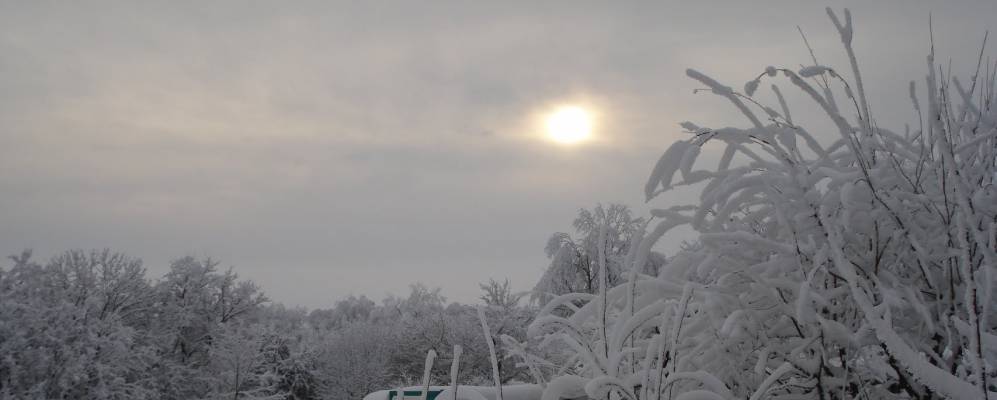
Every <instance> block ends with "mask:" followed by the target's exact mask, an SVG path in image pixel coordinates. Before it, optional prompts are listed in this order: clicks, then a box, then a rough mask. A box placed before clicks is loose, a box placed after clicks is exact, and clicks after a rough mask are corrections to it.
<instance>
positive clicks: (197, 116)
mask: <svg viewBox="0 0 997 400" xmlns="http://www.w3.org/2000/svg"><path fill="white" fill-rule="evenodd" d="M799 3H800V2H765V3H755V2H753V3H750V4H748V3H746V2H726V3H722V2H695V3H694V4H686V5H682V6H677V5H674V4H664V2H648V3H643V4H640V3H630V4H626V5H616V6H610V5H608V4H601V3H592V4H583V3H579V2H563V3H551V4H544V5H526V3H523V4H499V3H494V4H485V3H480V2H479V3H463V2H452V3H449V2H433V3H431V4H425V3H418V4H417V3H414V2H413V3H407V2H398V3H395V4H383V3H382V4H349V3H345V2H343V3H335V2H313V3H312V2H309V3H298V4H294V5H287V4H278V3H272V2H260V3H248V2H246V3H243V2H238V3H237V2H210V3H204V2H190V3H177V2H170V3H152V2H150V3H144V4H142V3H134V2H123V3H102V4H98V3H91V4H68V3H65V2H53V3H43V2H8V3H4V4H2V5H0V187H2V188H3V189H4V190H3V193H4V196H0V250H2V251H4V252H6V253H13V252H16V251H18V250H19V249H21V248H24V247H34V248H36V249H38V250H39V251H40V253H41V254H42V255H46V254H51V252H53V251H57V250H61V249H65V248H70V247H105V246H107V247H112V248H114V249H118V250H122V251H127V252H129V253H132V254H134V255H138V256H142V257H144V258H145V259H146V261H147V263H148V264H149V267H150V269H151V270H152V271H153V272H154V273H157V274H158V273H162V272H163V271H164V270H165V265H166V264H167V262H168V260H169V259H170V258H173V257H178V256H182V255H185V254H190V253H192V254H196V255H212V256H214V257H217V258H221V259H222V260H224V261H225V262H226V263H228V264H232V265H235V266H237V268H238V270H239V271H240V272H241V273H242V274H243V275H244V276H247V277H250V278H253V279H255V280H258V281H260V282H261V283H262V284H263V285H264V286H265V287H266V288H267V289H268V291H269V292H270V293H271V295H272V297H274V298H275V299H277V300H280V301H285V302H288V303H294V304H304V305H309V306H323V305H328V304H330V303H331V302H332V301H333V300H334V299H335V298H338V297H340V296H343V295H346V294H349V293H357V294H359V293H366V294H370V295H373V296H375V297H376V296H380V295H383V294H385V293H389V292H394V293H398V292H400V291H402V290H404V287H405V285H406V284H408V283H409V282H413V281H416V280H420V281H423V282H426V283H428V284H430V285H437V286H442V287H443V288H444V290H445V292H446V293H448V294H450V295H451V297H453V298H455V299H460V300H472V299H473V298H474V297H475V296H476V294H477V291H478V289H477V286H476V283H477V282H479V281H483V280H485V279H487V278H488V277H506V276H509V277H511V278H512V280H513V282H514V284H515V285H516V286H517V287H518V288H520V289H526V288H528V287H529V286H530V285H531V284H532V283H533V282H534V281H535V280H536V279H537V277H538V276H539V274H540V271H541V269H542V268H543V266H544V265H545V263H546V261H545V259H544V257H543V253H542V246H543V243H544V239H545V238H546V236H547V235H548V234H549V233H551V232H553V231H557V230H565V229H568V228H569V224H570V221H571V219H572V218H573V216H574V214H575V212H576V210H577V209H578V208H579V207H590V206H592V205H593V204H595V203H596V202H600V201H601V202H610V201H617V202H625V203H628V204H631V205H634V206H635V207H637V208H638V209H639V210H643V209H644V206H643V205H641V204H640V202H641V200H642V198H641V194H640V190H641V187H642V181H643V179H644V178H645V176H646V174H647V173H648V171H649V169H650V166H651V165H652V164H653V162H654V161H655V159H656V157H657V155H658V154H659V152H660V151H662V150H663V149H664V148H665V147H666V146H667V145H668V144H669V143H670V142H671V141H672V140H674V139H675V138H678V137H680V136H681V135H682V134H681V132H680V131H679V129H677V127H676V124H677V123H678V122H680V121H683V120H694V121H700V122H703V123H709V124H711V125H717V126H719V125H724V124H729V123H740V121H739V120H738V118H737V115H736V114H734V113H733V112H731V110H730V109H729V108H728V107H727V106H726V105H725V104H723V103H722V102H721V101H719V100H717V99H714V98H710V97H709V96H706V95H693V94H692V93H691V92H692V89H693V88H695V87H696V86H697V85H695V84H694V83H693V82H691V81H689V80H688V79H686V78H685V76H684V70H685V68H687V67H695V68H697V69H701V70H703V71H704V72H707V73H710V74H713V75H715V76H716V77H717V78H719V79H721V80H723V81H725V82H728V83H729V84H731V85H740V84H741V83H743V82H744V81H746V80H748V79H751V78H753V77H754V76H755V75H757V73H758V72H759V71H761V70H762V69H764V67H765V66H766V65H769V64H779V65H788V66H796V65H799V64H804V63H809V61H808V58H809V55H808V54H807V52H806V50H805V48H804V47H803V46H802V44H801V42H800V39H799V37H798V34H797V33H796V30H795V27H796V25H800V26H802V27H803V28H804V29H805V30H806V32H807V34H808V37H809V39H810V41H811V43H812V44H813V45H814V47H815V49H816V50H817V51H818V55H819V56H820V57H821V60H822V61H823V62H826V63H828V64H832V65H845V64H844V63H843V62H842V60H843V58H842V56H843V55H842V52H841V50H840V46H839V44H838V41H837V39H836V37H834V36H833V35H832V28H831V26H830V23H829V22H827V20H826V16H825V15H824V12H823V10H822V9H821V8H820V7H818V6H815V5H809V4H799ZM901 4H902V5H903V6H902V7H901V6H900V5H901ZM841 5H843V4H836V5H834V6H835V7H840V6H841ZM847 5H849V6H851V8H852V10H853V13H854V14H855V19H856V21H855V23H856V26H857V31H856V46H857V51H858V52H859V56H860V57H861V59H860V62H861V63H862V65H863V67H864V68H865V71H866V80H867V86H869V87H870V93H871V95H872V97H873V105H874V107H876V108H875V110H876V111H877V115H879V116H880V117H881V118H882V119H883V120H884V121H910V120H912V118H913V117H912V116H911V115H912V114H911V113H910V108H909V105H908V104H906V103H902V102H897V101H895V100H897V99H904V98H905V93H906V92H905V91H906V85H907V81H908V80H909V79H920V77H921V76H922V75H923V68H924V66H923V60H924V53H925V51H926V40H925V39H926V37H927V27H926V23H925V22H926V20H927V16H928V13H929V12H932V13H934V14H933V15H934V19H935V28H936V39H937V42H938V43H937V44H938V48H939V49H940V51H941V52H942V56H941V57H940V59H944V58H946V57H952V58H953V60H954V62H955V64H954V66H955V67H956V68H959V69H957V70H956V72H957V73H959V72H961V73H964V74H965V73H968V72H969V70H970V68H971V67H972V66H971V65H968V64H969V63H968V62H961V61H968V60H969V59H971V58H972V57H974V56H975V53H976V52H977V51H978V46H979V41H980V38H982V32H983V31H984V30H985V29H988V28H989V29H991V30H993V29H994V27H995V26H994V22H993V21H994V18H993V16H995V15H997V4H994V3H993V2H986V1H980V2H972V1H960V2H949V3H945V4H944V5H943V4H941V3H937V4H936V3H931V2H923V3H910V2H877V3H875V4H864V3H858V2H853V3H852V4H847ZM898 10H902V11H903V12H902V13H901V12H900V11H898ZM579 100H582V101H586V102H589V103H592V104H595V105H597V107H596V108H597V109H598V110H599V112H600V115H601V118H600V120H599V122H600V126H599V135H600V140H598V141H596V142H594V143H593V144H590V145H587V146H583V147H580V148H575V149H565V148H558V147H554V146H551V145H550V144H548V143H546V142H544V141H542V140H539V139H538V137H537V129H536V126H535V121H534V119H535V117H536V115H537V114H538V113H539V112H542V111H543V110H544V109H546V108H549V107H550V106H551V105H553V104H556V103H558V102H565V101H579ZM800 115H801V116H806V115H808V114H807V112H806V111H805V110H803V111H800ZM895 128H902V127H895ZM684 200H687V199H675V201H684Z"/></svg>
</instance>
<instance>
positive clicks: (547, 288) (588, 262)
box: [534, 204, 662, 302]
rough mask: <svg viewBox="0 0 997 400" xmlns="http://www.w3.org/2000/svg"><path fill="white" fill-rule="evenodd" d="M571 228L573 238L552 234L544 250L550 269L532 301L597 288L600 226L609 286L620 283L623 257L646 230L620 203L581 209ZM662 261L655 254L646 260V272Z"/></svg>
mask: <svg viewBox="0 0 997 400" xmlns="http://www.w3.org/2000/svg"><path fill="white" fill-rule="evenodd" d="M572 226H573V227H574V228H575V232H576V234H577V236H576V237H572V236H571V235H569V234H567V233H564V232H557V233H554V234H553V235H551V237H550V238H549V239H548V240H547V245H546V246H545V247H544V252H545V253H546V254H547V257H548V258H550V260H551V262H550V266H548V267H547V269H546V270H545V271H544V274H543V276H542V277H541V278H540V281H539V282H537V285H536V287H535V288H534V292H535V294H534V299H535V300H540V301H541V302H543V301H545V300H546V299H549V298H550V297H551V296H552V295H562V294H565V293H595V292H596V291H598V288H599V281H598V273H599V266H598V263H597V261H596V260H597V256H598V250H599V246H600V244H599V237H600V229H601V227H603V226H605V227H606V235H605V241H606V243H605V248H606V253H607V256H606V257H607V260H606V262H607V263H608V267H609V268H608V275H607V279H608V280H609V283H610V284H611V285H616V284H618V283H619V282H621V281H622V276H623V275H622V272H623V264H624V256H625V255H626V254H627V252H628V251H629V249H630V246H631V245H632V244H633V239H634V238H635V237H639V236H640V235H641V234H642V232H643V230H644V229H645V224H644V220H643V219H641V218H634V217H633V215H632V212H631V211H630V208H629V207H627V206H625V205H622V204H610V205H609V206H608V207H603V206H602V205H601V204H599V205H597V206H595V208H593V209H592V210H591V211H590V210H586V209H581V210H579V211H578V217H576V218H575V220H574V222H573V223H572ZM661 263H662V260H661V259H660V257H659V256H658V254H657V253H654V254H652V257H649V258H648V260H647V263H646V265H644V267H643V268H645V272H650V273H651V274H655V273H656V272H657V269H658V268H659V267H660V266H661Z"/></svg>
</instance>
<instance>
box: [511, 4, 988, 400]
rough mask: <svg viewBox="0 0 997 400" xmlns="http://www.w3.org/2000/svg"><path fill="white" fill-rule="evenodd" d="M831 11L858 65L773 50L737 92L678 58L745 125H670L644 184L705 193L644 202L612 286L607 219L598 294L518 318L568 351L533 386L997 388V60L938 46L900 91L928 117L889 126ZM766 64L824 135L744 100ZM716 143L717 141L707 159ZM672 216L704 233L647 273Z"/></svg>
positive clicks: (662, 392)
mask: <svg viewBox="0 0 997 400" xmlns="http://www.w3.org/2000/svg"><path fill="white" fill-rule="evenodd" d="M828 15H829V16H830V18H831V21H832V22H833V24H834V26H835V28H836V29H837V32H838V34H839V35H840V38H841V41H842V43H843V46H844V49H845V51H846V53H847V55H848V58H849V60H850V66H849V68H848V69H849V74H850V75H851V76H852V78H851V79H846V78H845V77H844V75H845V74H844V73H843V72H840V71H839V70H836V69H834V68H831V67H828V66H823V65H813V66H809V67H805V68H802V69H800V70H791V69H786V68H776V67H768V68H766V69H765V70H764V72H763V73H761V74H760V75H759V78H758V79H755V80H752V81H750V82H748V84H747V85H745V88H744V89H745V90H744V92H743V93H742V92H739V91H737V90H735V89H733V88H731V87H728V86H724V85H722V84H720V83H718V82H717V81H715V80H713V79H711V78H710V77H707V76H705V75H703V74H701V73H699V72H697V71H694V70H689V71H688V72H687V73H688V76H689V77H691V78H692V79H695V80H696V81H698V82H700V83H702V84H703V85H705V86H706V89H704V91H706V92H711V93H713V94H716V95H718V96H722V97H724V98H726V99H727V100H729V101H730V103H731V104H733V105H734V108H736V109H737V110H738V111H739V112H740V113H741V114H743V116H744V117H745V118H746V119H747V122H748V123H749V125H748V126H747V127H745V128H720V129H713V128H708V127H701V126H698V125H695V124H692V123H685V124H683V127H684V128H685V129H686V130H687V131H688V132H689V133H690V134H691V137H690V138H689V139H687V140H681V141H678V142H676V143H674V144H672V145H671V147H669V148H668V150H667V151H666V152H665V153H664V155H663V156H662V157H661V159H660V160H659V161H658V163H657V165H655V167H654V169H653V172H652V174H651V176H650V179H649V180H648V183H647V186H646V187H645V192H646V195H647V199H648V200H649V201H650V200H651V199H654V198H655V197H658V196H659V195H661V194H662V193H666V192H668V191H669V190H672V189H673V188H676V187H679V186H688V185H696V186H693V187H696V188H701V191H700V194H699V201H700V203H699V204H695V205H680V206H672V207H669V208H663V209H655V210H653V211H652V216H653V217H654V219H655V220H656V221H652V225H653V226H654V228H653V229H652V230H651V231H650V232H649V233H647V234H646V235H645V236H644V237H640V238H637V239H636V240H638V241H639V243H640V245H639V246H632V247H631V249H630V252H629V253H628V255H627V257H626V262H627V264H626V265H628V266H629V268H630V271H631V272H630V274H629V276H628V278H629V281H628V282H625V283H623V284H621V285H619V286H615V287H609V285H607V284H606V283H607V280H606V274H605V271H606V267H605V259H606V257H605V253H606V251H605V228H603V230H602V237H603V239H602V241H601V243H600V244H601V246H600V253H601V254H600V255H599V257H600V260H599V261H600V263H601V269H602V271H601V278H600V279H601V283H602V286H601V289H600V291H599V292H598V293H597V294H589V293H573V294H566V295H563V296H560V297H558V298H556V299H554V300H552V301H550V302H548V303H547V304H546V306H545V307H544V308H543V309H542V310H541V311H540V314H539V316H538V317H537V318H536V320H535V321H534V322H533V323H532V324H531V326H530V329H529V333H530V335H531V336H532V337H534V338H543V339H544V340H545V341H546V342H552V341H560V342H563V343H565V344H566V345H567V346H568V347H569V348H570V349H571V357H570V358H568V359H567V361H566V362H564V363H563V364H562V365H561V366H560V367H561V369H560V371H559V372H558V373H557V374H555V376H553V377H551V379H550V381H549V382H548V383H547V385H546V390H545V393H544V398H545V399H551V400H553V399H556V398H558V397H569V398H570V397H576V396H578V395H581V394H587V395H588V396H589V397H592V398H596V399H606V398H613V399H620V398H627V399H634V400H635V399H649V400H650V399H654V400H658V399H733V398H750V399H761V398H814V399H817V398H820V399H828V398H868V399H883V398H953V399H981V398H986V397H987V395H988V394H989V396H990V398H997V394H995V393H992V392H993V391H995V390H997V389H995V382H997V376H995V374H997V335H995V332H997V329H995V325H997V320H995V319H994V318H991V316H992V315H993V314H994V311H995V310H997V302H995V301H994V299H993V296H992V294H993V286H994V280H995V275H997V274H995V272H997V187H995V186H994V181H995V179H997V105H995V104H994V100H997V97H995V94H997V88H995V78H994V76H995V71H994V70H995V69H997V68H993V67H991V66H984V67H983V68H981V67H977V73H976V74H975V75H974V76H972V77H970V79H969V80H968V81H961V80H959V79H957V78H955V77H951V78H949V77H950V76H951V74H949V73H947V72H946V73H944V74H943V72H944V71H943V70H942V68H940V67H938V66H936V64H935V62H934V54H933V50H932V53H931V54H929V56H928V58H927V65H926V67H927V72H928V73H927V76H926V79H925V80H924V81H923V83H922V84H917V83H914V82H911V89H910V98H909V99H906V98H905V99H903V101H905V102H906V101H912V102H913V107H914V109H915V110H916V112H917V114H918V115H920V116H921V121H920V122H919V124H918V127H917V128H916V129H908V130H906V131H904V132H902V133H899V132H894V131H891V130H888V129H886V128H884V127H882V125H883V124H884V123H885V122H886V121H877V120H876V119H875V118H874V114H873V112H872V110H873V109H872V108H871V105H870V104H869V103H868V102H867V100H866V95H865V89H864V86H863V85H864V83H863V81H862V79H861V75H860V73H859V68H858V63H857V61H856V58H855V55H854V53H853V51H852V46H851V42H852V21H851V15H850V14H849V12H848V11H847V10H845V13H844V19H843V20H842V19H841V18H839V16H838V15H836V14H835V13H834V12H832V11H831V10H830V9H828ZM981 59H982V58H981ZM973 61H976V60H973ZM815 64H816V61H815ZM978 65H979V64H978ZM936 68H937V69H936ZM981 74H983V75H981ZM763 80H764V81H777V82H783V83H787V84H788V86H789V87H791V88H793V90H798V91H800V92H801V93H802V94H803V95H804V96H805V97H806V98H808V99H809V100H811V101H812V103H811V104H810V105H813V106H816V107H817V108H819V109H820V110H821V111H823V114H825V115H826V116H827V117H828V118H829V119H830V121H831V122H832V126H833V129H834V130H835V132H834V134H835V137H836V138H837V139H836V140H834V141H833V143H829V144H822V143H820V142H819V141H818V140H816V139H815V137H814V136H813V135H812V134H811V133H810V131H808V129H807V128H806V126H805V125H804V124H803V123H802V121H795V120H794V119H793V118H792V116H791V114H790V109H789V107H788V104H787V102H786V101H785V99H784V97H783V96H782V94H781V93H780V92H779V90H778V88H777V87H776V86H775V85H773V86H772V90H773V91H774V92H775V96H777V98H778V99H779V105H778V106H777V107H768V106H765V105H763V104H762V103H761V102H760V101H758V100H756V99H754V98H753V97H752V96H753V95H754V93H755V91H756V90H757V89H758V87H759V85H760V83H761V82H762V81H763ZM922 85H923V86H922ZM919 87H923V88H924V89H926V91H924V92H923V93H925V94H924V95H918V93H917V92H918V91H919V89H917V88H919ZM709 142H713V143H717V144H720V145H722V147H723V148H724V150H723V156H722V157H721V159H720V162H719V165H717V166H714V167H710V168H706V167H703V166H702V165H701V164H703V162H702V161H701V160H698V159H697V157H698V156H699V154H700V149H701V148H702V147H703V146H704V145H705V144H707V143H709ZM680 225H688V226H690V227H691V228H693V229H694V230H695V231H696V232H697V233H698V240H697V242H696V243H695V244H694V245H690V246H688V247H687V248H685V249H684V250H682V251H680V252H679V253H677V254H676V255H674V256H673V257H672V258H671V259H669V262H668V264H666V265H665V266H664V267H663V269H662V271H661V272H660V274H659V276H658V277H656V278H655V277H650V276H646V275H643V274H640V273H639V272H640V271H639V269H638V268H634V267H633V266H639V265H643V264H644V262H645V260H646V258H647V257H648V254H649V253H650V250H651V248H652V247H653V246H654V244H655V243H656V242H657V241H658V240H659V239H660V238H661V237H662V236H663V235H664V234H665V233H667V232H668V231H669V230H671V229H673V228H675V227H677V226H680Z"/></svg>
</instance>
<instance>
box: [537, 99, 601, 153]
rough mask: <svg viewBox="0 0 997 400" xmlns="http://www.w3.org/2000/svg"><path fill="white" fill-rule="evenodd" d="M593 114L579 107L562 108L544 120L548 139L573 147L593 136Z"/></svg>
mask: <svg viewBox="0 0 997 400" xmlns="http://www.w3.org/2000/svg"><path fill="white" fill-rule="evenodd" d="M592 125H593V124H592V113H590V112H589V111H587V110H586V109H584V108H582V107H579V106H573V105H572V106H561V107H558V108H557V109H555V110H554V111H553V112H551V113H550V114H549V115H547V117H546V118H545V119H544V127H545V128H546V132H547V138H549V139H550V140H553V141H554V142H557V143H559V144H565V145H572V144H577V143H581V142H583V141H585V140H588V139H589V138H590V137H591V136H592Z"/></svg>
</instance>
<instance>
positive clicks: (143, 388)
mask: <svg viewBox="0 0 997 400" xmlns="http://www.w3.org/2000/svg"><path fill="white" fill-rule="evenodd" d="M11 259H12V260H13V261H14V266H13V267H12V268H11V269H10V270H9V271H6V272H5V273H3V274H2V275H0V398H17V399H22V398H23V399H33V398H38V399H42V398H68V399H83V398H86V399H129V398H143V397H147V396H149V395H150V394H151V391H150V390H151V389H150V387H149V385H148V382H147V380H146V379H145V378H146V375H145V371H146V368H147V366H148V365H149V363H150V361H151V359H152V355H153V351H152V348H151V347H150V346H148V345H147V343H143V341H142V340H141V336H140V335H138V334H137V330H136V328H137V327H140V326H141V324H139V319H140V318H141V314H142V313H144V312H147V311H148V308H147V307H148V306H149V305H150V304H151V303H150V302H149V301H148V299H149V297H148V293H149V286H148V283H147V282H146V281H145V280H144V269H143V268H142V265H141V261H139V260H137V259H133V258H131V257H128V256H126V255H123V254H120V253H112V252H110V251H108V250H102V251H91V252H84V251H81V250H73V251H69V252H65V253H62V254H60V255H58V256H56V257H54V258H53V259H52V260H51V261H49V262H48V263H46V264H44V265H41V264H38V263H35V262H34V261H32V260H31V252H28V251H26V252H24V253H22V254H21V255H19V256H15V257H11Z"/></svg>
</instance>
